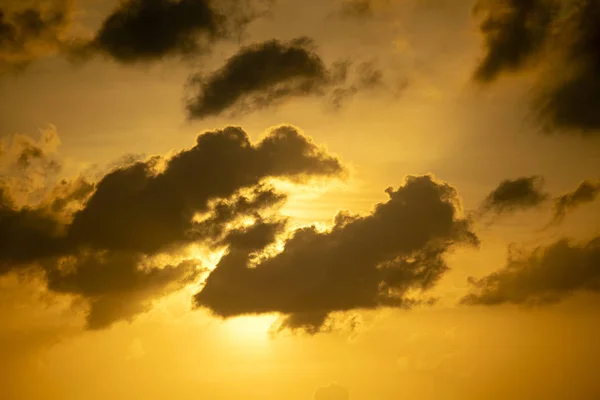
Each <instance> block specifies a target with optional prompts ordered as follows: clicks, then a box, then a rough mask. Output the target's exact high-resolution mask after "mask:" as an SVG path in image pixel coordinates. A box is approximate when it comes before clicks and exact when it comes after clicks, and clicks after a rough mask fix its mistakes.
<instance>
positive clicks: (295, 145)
mask: <svg viewBox="0 0 600 400" xmlns="http://www.w3.org/2000/svg"><path fill="white" fill-rule="evenodd" d="M343 173H344V167H343V166H342V164H341V163H340V161H339V160H338V159H337V158H335V157H334V156H332V155H330V154H328V153H327V152H325V150H323V149H321V148H320V147H318V146H317V145H315V144H314V143H313V142H312V141H311V140H310V139H308V138H307V137H306V136H304V135H302V134H301V133H300V132H299V131H298V130H297V129H295V128H293V127H291V126H280V127H277V128H274V129H273V130H271V131H270V132H269V134H268V135H267V136H266V137H264V138H263V139H262V140H261V141H260V142H258V143H256V144H253V143H251V142H250V140H249V138H248V135H247V134H246V133H245V132H244V131H243V130H241V129H240V128H237V127H227V128H225V129H223V130H218V131H213V132H207V133H205V134H202V135H200V136H199V137H198V139H197V141H196V144H195V145H194V146H193V147H191V148H189V149H186V150H183V151H180V152H179V153H177V154H175V155H174V156H172V157H171V158H169V159H161V158H160V157H153V158H150V159H149V160H147V161H138V162H134V163H132V164H129V165H126V166H122V167H119V168H116V169H115V170H113V171H111V172H109V173H108V174H106V175H105V176H104V177H102V178H101V179H100V180H99V181H98V182H95V183H89V182H87V181H86V180H84V179H78V180H76V181H73V182H66V181H65V182H61V183H60V184H59V185H58V186H57V187H56V188H55V189H54V190H52V191H51V196H50V197H49V198H48V199H45V200H44V201H42V202H41V203H39V204H38V205H36V206H27V205H25V206H23V205H18V204H17V203H15V201H14V200H13V198H12V196H11V192H12V187H10V185H8V184H7V182H6V181H5V180H2V182H1V183H2V185H0V273H8V272H10V271H16V270H22V269H24V268H29V267H31V266H37V267H38V268H41V269H42V270H43V271H44V273H45V275H46V277H47V281H48V288H49V289H51V290H53V291H55V292H60V293H69V294H74V295H77V296H80V297H82V298H84V299H85V300H87V301H88V303H89V306H90V312H89V314H88V326H89V327H90V328H102V327H105V326H107V325H109V324H111V323H113V322H115V321H117V320H119V319H124V318H125V319H126V318H130V317H131V316H133V315H135V314H137V313H139V312H141V311H144V310H145V309H146V308H147V307H148V305H149V303H150V302H151V300H152V299H154V298H155V297H156V296H159V295H161V294H164V293H168V292H170V291H172V290H177V289H178V288H180V287H182V286H183V285H185V284H187V283H190V282H191V281H192V280H194V279H195V278H197V275H198V273H199V272H200V271H202V269H203V266H199V265H198V263H197V262H195V261H194V260H183V261H181V262H178V263H175V264H174V265H171V266H164V265H157V261H156V256H161V255H173V254H178V253H179V252H180V250H181V249H182V248H183V247H185V246H187V245H188V244H191V243H196V244H198V243H205V244H207V245H209V246H213V247H215V248H219V247H222V246H225V245H226V243H225V242H223V240H224V239H223V236H224V235H225V233H226V231H227V229H229V228H228V226H229V225H228V224H233V225H235V223H236V221H238V220H239V219H240V218H243V217H249V218H258V217H259V214H260V213H261V212H262V211H264V210H265V209H269V208H271V207H276V206H277V205H279V204H281V202H282V201H283V200H284V198H285V196H283V195H282V194H280V193H276V192H275V191H274V190H273V189H272V188H270V187H268V186H266V185H265V183H264V181H265V180H267V179H270V178H278V179H286V180H290V181H293V182H297V183H300V182H303V181H305V180H307V179H312V178H314V177H334V176H340V174H343ZM73 202H75V203H78V204H79V207H74V208H72V210H73V211H72V212H70V213H69V212H68V210H69V208H68V206H69V205H72V204H71V203H73Z"/></svg>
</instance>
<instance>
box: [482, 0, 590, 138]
mask: <svg viewBox="0 0 600 400" xmlns="http://www.w3.org/2000/svg"><path fill="white" fill-rule="evenodd" d="M476 10H478V11H479V14H480V15H483V22H482V24H481V32H482V33H483V35H484V40H485V43H486V53H485V56H484V58H483V60H482V61H481V63H480V65H479V67H478V68H477V70H476V72H475V78H476V79H477V80H479V81H480V82H490V81H493V80H495V79H496V78H498V77H499V76H500V75H501V74H502V73H503V72H506V71H523V70H526V69H528V67H530V66H535V67H536V68H535V70H536V71H537V72H539V79H538V82H537V84H536V86H535V88H534V89H535V90H534V92H535V96H534V100H533V106H534V110H535V112H536V114H537V116H538V117H539V119H540V122H541V123H542V125H543V127H544V128H545V129H547V130H548V131H559V132H577V133H582V134H596V133H597V132H600V113H599V112H598V110H600V77H599V75H598V73H597V71H598V70H599V69H600V50H599V49H600V46H599V45H598V43H600V3H599V2H598V1H596V0H565V1H558V0H522V1H517V0H480V1H479V3H478V5H477V7H476Z"/></svg>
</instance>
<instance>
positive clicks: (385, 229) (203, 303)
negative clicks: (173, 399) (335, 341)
mask: <svg viewBox="0 0 600 400" xmlns="http://www.w3.org/2000/svg"><path fill="white" fill-rule="evenodd" d="M387 193H388V195H389V197H390V199H389V200H388V201H387V202H386V203H383V204H378V205H377V206H376V207H375V209H374V210H373V211H372V212H371V213H370V214H368V215H366V216H358V215H350V214H348V213H341V214H338V215H337V216H336V218H335V221H334V225H333V227H332V228H331V229H330V230H329V231H326V232H320V231H318V230H317V229H316V228H315V227H306V228H302V229H298V230H296V231H294V232H293V234H291V236H290V237H288V238H287V239H286V240H285V241H284V243H283V245H284V247H283V250H282V251H281V252H280V253H277V254H271V253H269V252H268V251H267V252H266V255H265V254H263V255H262V256H260V254H259V256H258V257H257V253H261V249H262V248H263V247H265V246H266V245H268V244H270V243H272V242H273V241H274V240H275V237H276V232H277V230H278V227H279V226H281V223H280V222H277V223H273V222H264V223H261V224H259V225H257V226H252V227H250V228H249V229H248V230H247V231H242V232H240V234H239V235H240V236H239V238H238V240H239V241H240V242H241V243H245V240H246V239H244V240H242V238H243V237H244V236H245V235H248V236H249V238H248V239H247V243H251V245H242V246H240V245H239V244H238V245H236V243H234V242H232V244H231V245H230V246H229V250H228V253H227V254H226V255H225V256H224V257H223V258H222V259H221V261H220V262H219V264H218V266H217V267H216V269H215V270H214V271H213V272H212V273H211V274H210V276H209V277H208V278H207V280H206V282H205V286H204V287H203V289H202V290H201V291H200V292H199V293H198V294H197V295H196V296H195V303H196V305H197V306H198V307H206V308H208V309H210V310H211V311H212V312H213V313H214V314H216V315H219V316H221V317H225V318H227V317H232V316H236V315H243V314H260V313H272V312H278V313H280V314H283V315H285V316H286V317H287V320H285V321H284V323H283V324H284V327H287V328H291V329H294V328H305V329H306V330H307V331H308V332H313V333H314V332H317V331H318V330H319V329H320V328H321V327H322V325H323V323H324V321H325V319H326V317H327V315H328V314H330V313H331V312H334V311H348V310H353V309H373V308H377V307H411V306H413V305H415V304H417V303H418V301H419V300H418V299H415V298H412V297H411V296H410V294H409V292H410V291H412V290H427V289H429V288H430V287H431V286H433V285H434V283H435V282H436V281H437V280H438V279H439V278H440V276H441V275H442V274H443V273H444V272H445V271H446V270H447V267H446V264H445V263H444V261H443V256H444V254H445V253H446V251H447V250H448V249H449V248H450V247H451V246H452V245H454V244H458V243H469V244H474V243H477V238H476V236H475V235H474V234H473V233H472V232H471V231H470V228H469V221H467V220H465V219H461V218H460V217H459V215H458V199H457V193H456V191H455V190H454V188H452V187H451V186H449V185H447V184H444V183H439V182H436V181H434V180H433V179H432V178H431V177H430V176H423V177H409V178H407V180H406V183H405V185H404V186H401V187H400V188H399V189H398V190H393V189H391V188H390V189H388V190H387ZM265 224H266V225H265ZM262 225H265V226H262ZM268 226H270V227H271V228H269V229H267V227H268ZM250 238H252V240H250ZM259 239H260V240H259ZM286 324H287V325H286Z"/></svg>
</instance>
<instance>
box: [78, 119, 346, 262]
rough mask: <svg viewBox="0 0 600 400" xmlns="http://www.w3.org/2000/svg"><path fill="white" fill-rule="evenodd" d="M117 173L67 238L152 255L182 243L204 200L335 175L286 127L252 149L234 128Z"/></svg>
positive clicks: (331, 164) (329, 160) (329, 161)
mask: <svg viewBox="0 0 600 400" xmlns="http://www.w3.org/2000/svg"><path fill="white" fill-rule="evenodd" d="M154 169H155V165H154V162H153V161H152V160H151V161H147V162H138V163H135V164H133V165H131V166H129V167H127V168H123V169H118V170H115V171H114V172H112V173H110V174H108V175H107V176H105V177H104V178H103V179H102V180H101V181H100V182H98V184H97V187H96V191H95V192H94V194H93V195H92V196H91V198H90V199H89V201H88V202H87V204H86V207H85V208H84V209H82V210H81V211H79V212H77V213H76V214H75V216H74V219H73V223H72V225H71V226H70V227H69V235H70V237H71V238H72V240H74V241H76V242H78V243H80V244H82V245H91V246H95V247H100V248H111V249H122V250H137V251H143V252H156V251H159V250H163V249H165V248H167V247H168V246H170V245H173V244H177V243H180V242H182V241H186V240H193V239H194V237H193V236H192V237H189V236H188V234H189V233H190V229H191V228H193V226H194V224H193V220H192V217H193V216H194V214H195V213H200V212H204V211H208V205H209V201H210V200H212V199H217V198H227V197H230V196H232V195H233V194H235V193H236V191H238V190H239V189H241V188H248V187H252V186H254V185H257V184H259V183H260V182H261V181H262V180H263V179H265V178H268V177H281V178H290V179H296V180H301V179H303V178H304V177H307V176H319V175H320V176H334V175H337V174H339V173H341V172H342V170H343V168H342V166H341V164H340V162H339V160H338V159H337V158H335V157H332V156H330V155H328V154H327V153H325V152H324V151H323V150H322V149H320V148H319V147H317V146H316V145H315V144H314V143H313V142H312V141H310V140H309V139H307V138H306V137H305V136H303V135H301V134H300V133H299V132H298V131H297V130H296V129H295V128H293V127H291V126H281V127H278V128H276V129H274V130H272V131H271V132H270V133H269V135H268V136H266V137H265V138H264V139H263V140H261V141H260V142H259V143H257V144H255V145H254V144H252V143H250V139H249V138H248V135H247V134H246V133H245V132H244V131H243V130H241V129H240V128H236V127H228V128H225V129H224V130H220V131H215V132H208V133H205V134H203V135H201V136H199V137H198V140H197V142H196V145H195V146H194V147H192V148H190V149H188V150H184V151H182V152H180V153H178V154H176V155H175V156H173V157H172V158H171V159H169V160H168V162H167V165H166V167H165V169H164V171H162V172H160V173H156V172H155V171H154Z"/></svg>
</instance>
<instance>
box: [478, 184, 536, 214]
mask: <svg viewBox="0 0 600 400" xmlns="http://www.w3.org/2000/svg"><path fill="white" fill-rule="evenodd" d="M543 185H544V179H543V178H542V177H540V176H528V177H521V178H517V179H514V180H509V179H507V180H504V181H502V182H501V183H500V184H499V185H498V187H497V188H496V189H494V190H493V191H492V192H491V193H490V194H489V195H488V196H487V197H486V199H485V201H484V203H483V207H482V208H483V210H484V211H492V212H495V213H497V214H502V213H508V212H512V211H516V210H525V209H528V208H533V207H537V206H539V205H540V204H542V203H543V202H544V201H546V199H547V198H548V194H546V193H544V192H543V191H542V187H543Z"/></svg>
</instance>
